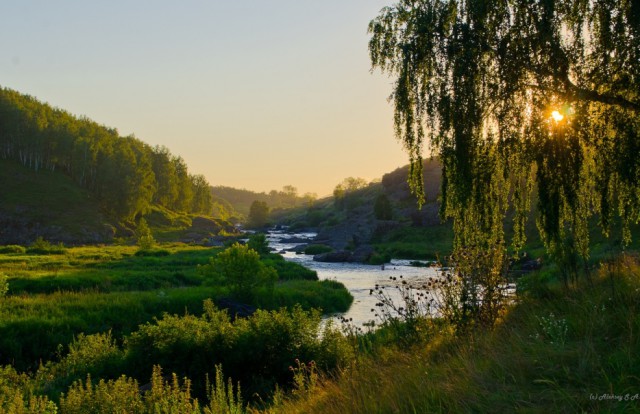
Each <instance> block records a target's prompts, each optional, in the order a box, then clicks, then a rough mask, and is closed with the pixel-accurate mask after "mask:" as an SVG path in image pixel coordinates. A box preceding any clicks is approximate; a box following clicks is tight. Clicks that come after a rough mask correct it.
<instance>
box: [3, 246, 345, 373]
mask: <svg viewBox="0 0 640 414" xmlns="http://www.w3.org/2000/svg"><path fill="white" fill-rule="evenodd" d="M10 251H12V252H14V251H15V253H6V254H0V273H3V274H5V275H7V276H8V283H9V295H8V296H7V297H6V298H4V299H3V300H2V302H1V303H0V364H6V363H11V364H13V365H14V366H15V367H16V368H18V369H21V370H23V369H33V368H36V367H37V366H38V364H39V363H40V361H41V360H47V359H51V358H54V357H55V356H56V353H57V351H58V346H59V345H66V344H69V343H70V342H71V341H72V340H73V338H74V337H76V336H77V335H79V334H80V333H84V334H93V333H100V332H107V331H111V333H112V335H113V337H114V338H115V339H116V340H120V339H121V338H123V337H124V336H125V335H128V334H129V333H131V332H132V331H134V330H135V329H136V328H137V327H138V325H140V324H142V323H145V322H148V321H151V320H153V318H156V317H160V316H162V314H163V313H165V312H166V313H170V314H177V315H184V314H185V313H189V314H196V315H198V314H200V313H201V312H202V302H203V301H204V300H205V299H207V298H213V299H214V300H216V299H219V298H222V297H226V296H229V291H228V289H227V288H226V287H225V286H213V287H210V286H204V285H203V282H204V277H203V276H202V275H201V274H200V273H199V272H198V268H197V266H198V265H202V264H206V263H208V262H209V259H210V257H212V256H215V255H216V254H217V253H218V252H220V251H221V249H220V248H205V247H201V246H191V245H185V244H181V243H173V244H163V245H162V246H161V251H162V252H163V254H162V255H160V256H157V255H142V256H141V255H136V251H137V248H136V247H135V246H85V247H71V248H67V249H66V250H65V251H64V253H63V254H57V255H33V254H28V252H27V251H25V250H24V249H15V248H12V249H10ZM264 261H265V263H266V264H267V265H271V266H273V267H274V268H276V271H277V272H278V274H279V277H280V279H281V280H282V282H280V283H277V284H276V286H275V287H274V289H273V290H272V291H266V290H265V291H260V292H258V295H257V297H256V303H255V304H254V305H256V306H259V307H262V308H265V309H278V308H280V307H288V308H291V307H293V306H294V305H295V304H296V303H300V304H302V306H303V307H304V308H305V309H310V308H321V309H324V310H325V311H326V312H328V313H332V312H338V311H345V310H346V309H348V307H349V306H350V304H351V301H352V297H351V295H350V294H349V293H348V291H347V290H346V289H345V288H344V286H343V285H340V284H335V283H330V282H317V275H316V273H315V272H313V271H310V270H309V269H306V268H304V267H302V266H300V265H297V264H295V263H290V262H286V261H284V260H283V259H282V257H280V256H277V257H271V256H270V257H268V258H266V259H264Z"/></svg>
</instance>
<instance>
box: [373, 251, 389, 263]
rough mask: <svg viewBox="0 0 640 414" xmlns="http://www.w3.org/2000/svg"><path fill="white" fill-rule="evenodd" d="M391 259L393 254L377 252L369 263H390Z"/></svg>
mask: <svg viewBox="0 0 640 414" xmlns="http://www.w3.org/2000/svg"><path fill="white" fill-rule="evenodd" d="M390 261H391V256H389V255H388V254H386V253H378V252H375V253H373V254H372V255H371V257H370V258H369V264H372V265H382V264H385V263H389V262H390Z"/></svg>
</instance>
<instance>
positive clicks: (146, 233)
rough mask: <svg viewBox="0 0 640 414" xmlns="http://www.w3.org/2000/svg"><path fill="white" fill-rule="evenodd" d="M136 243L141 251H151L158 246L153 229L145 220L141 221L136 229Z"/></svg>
mask: <svg viewBox="0 0 640 414" xmlns="http://www.w3.org/2000/svg"><path fill="white" fill-rule="evenodd" d="M136 242H137V244H138V246H139V247H140V249H141V250H148V249H151V248H153V246H154V245H155V244H156V240H155V239H154V238H153V234H152V233H151V229H150V228H149V225H148V224H147V221H146V220H145V219H143V218H141V219H140V222H138V227H137V228H136Z"/></svg>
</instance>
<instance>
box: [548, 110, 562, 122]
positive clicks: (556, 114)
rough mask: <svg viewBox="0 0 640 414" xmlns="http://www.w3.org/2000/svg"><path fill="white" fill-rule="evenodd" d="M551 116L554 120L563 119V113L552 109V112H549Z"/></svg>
mask: <svg viewBox="0 0 640 414" xmlns="http://www.w3.org/2000/svg"><path fill="white" fill-rule="evenodd" d="M551 118H553V120H554V121H556V122H560V121H562V120H563V119H564V115H562V114H561V113H560V112H558V111H553V112H551Z"/></svg>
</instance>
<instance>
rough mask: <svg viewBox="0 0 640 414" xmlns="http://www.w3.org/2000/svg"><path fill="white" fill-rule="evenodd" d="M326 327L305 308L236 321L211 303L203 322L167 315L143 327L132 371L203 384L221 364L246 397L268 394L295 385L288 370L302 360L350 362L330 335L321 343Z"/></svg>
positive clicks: (133, 349) (131, 342) (328, 364)
mask: <svg viewBox="0 0 640 414" xmlns="http://www.w3.org/2000/svg"><path fill="white" fill-rule="evenodd" d="M320 322H321V317H320V313H319V312H318V311H309V312H306V311H303V310H302V308H300V307H299V306H296V307H294V309H292V310H291V311H287V310H279V311H264V310H258V311H256V313H255V314H253V315H252V316H251V317H250V318H248V319H242V318H238V319H236V320H235V321H233V322H232V321H231V320H230V317H229V315H228V314H227V312H226V311H221V310H218V309H216V308H215V306H214V305H213V303H212V302H211V301H206V302H205V313H204V315H203V316H201V317H196V316H193V315H187V316H184V317H178V316H170V315H165V316H164V317H163V318H162V319H159V320H157V321H156V322H155V323H154V324H146V325H142V326H141V327H140V329H139V330H138V331H137V332H135V333H133V334H132V335H131V337H130V338H129V339H128V340H127V342H126V347H127V354H128V360H129V363H128V366H129V367H131V368H133V369H134V371H135V373H137V374H142V373H144V372H148V371H147V370H148V369H149V367H150V366H152V365H154V364H161V365H162V366H163V367H164V368H165V369H167V370H168V371H170V372H176V373H178V374H179V375H180V376H182V375H186V376H188V377H189V378H192V379H194V380H196V379H197V380H198V381H200V380H201V379H203V378H205V376H206V375H209V374H210V370H212V369H213V367H215V366H216V365H218V364H220V365H222V366H223V367H224V369H225V371H226V372H227V373H228V374H229V375H231V376H232V377H233V378H235V379H238V380H240V383H241V384H242V385H243V388H244V390H245V391H246V393H245V395H253V393H255V392H259V393H261V394H262V395H264V394H265V393H266V392H270V391H272V390H273V387H274V386H275V384H280V385H286V384H288V383H289V382H290V381H291V372H290V370H289V368H288V367H289V366H291V365H293V363H294V361H295V359H296V358H297V359H300V360H303V361H312V360H313V361H316V362H318V363H319V365H320V366H321V368H325V369H331V368H335V367H336V365H337V364H341V363H343V362H345V360H346V358H347V357H348V354H347V347H346V345H345V346H343V345H342V343H341V339H340V337H338V336H337V335H333V334H331V331H330V330H329V331H326V332H327V333H325V336H326V340H323V339H320V338H319V337H320V335H319V333H320V326H321V324H320ZM245 384H246V385H245ZM203 391H204V390H200V389H196V390H194V392H198V393H200V392H203Z"/></svg>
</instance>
